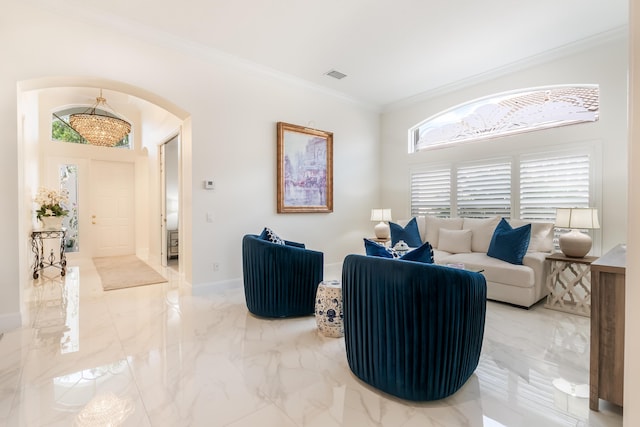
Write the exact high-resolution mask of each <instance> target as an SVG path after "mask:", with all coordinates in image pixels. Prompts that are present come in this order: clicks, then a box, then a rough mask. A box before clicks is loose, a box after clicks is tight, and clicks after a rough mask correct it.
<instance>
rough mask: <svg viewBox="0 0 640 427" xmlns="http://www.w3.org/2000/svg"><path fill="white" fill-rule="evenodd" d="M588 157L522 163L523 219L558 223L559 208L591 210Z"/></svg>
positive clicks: (554, 157) (575, 156)
mask: <svg viewBox="0 0 640 427" xmlns="http://www.w3.org/2000/svg"><path fill="white" fill-rule="evenodd" d="M589 177H590V158H589V155H588V154H575V155H563V156H558V155H556V156H548V157H539V156H537V157H535V158H526V157H524V156H523V158H522V160H521V162H520V218H521V219H527V220H539V221H543V220H546V221H554V220H555V217H556V208H564V207H566V208H575V207H578V208H581V207H584V208H586V207H589V206H590V204H589V200H590V197H589V196H590V189H589Z"/></svg>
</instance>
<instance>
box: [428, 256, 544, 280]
mask: <svg viewBox="0 0 640 427" xmlns="http://www.w3.org/2000/svg"><path fill="white" fill-rule="evenodd" d="M436 259H437V262H438V264H444V265H446V264H464V266H465V269H466V270H471V271H479V270H484V271H483V272H482V274H484V276H485V277H486V279H487V283H489V282H493V283H501V284H504V285H511V286H516V287H519V288H531V287H533V286H534V285H535V280H536V277H535V271H534V269H533V268H531V267H528V266H526V265H518V264H510V263H508V262H505V261H502V260H499V259H497V258H491V257H490V256H488V255H487V254H484V253H482V252H471V253H468V254H449V255H447V254H445V253H443V252H438V251H436Z"/></svg>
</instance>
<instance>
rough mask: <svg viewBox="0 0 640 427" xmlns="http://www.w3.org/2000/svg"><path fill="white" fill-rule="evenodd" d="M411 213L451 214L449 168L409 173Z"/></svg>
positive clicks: (441, 215) (440, 215)
mask: <svg viewBox="0 0 640 427" xmlns="http://www.w3.org/2000/svg"><path fill="white" fill-rule="evenodd" d="M411 215H412V216H418V215H433V216H438V217H450V216H451V169H450V168H443V169H434V170H428V171H420V172H413V173H412V174H411Z"/></svg>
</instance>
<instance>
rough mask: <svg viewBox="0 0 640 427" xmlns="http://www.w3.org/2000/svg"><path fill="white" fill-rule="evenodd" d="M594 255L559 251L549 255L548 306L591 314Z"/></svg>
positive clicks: (585, 314) (574, 312) (575, 312)
mask: <svg viewBox="0 0 640 427" xmlns="http://www.w3.org/2000/svg"><path fill="white" fill-rule="evenodd" d="M596 259H598V258H597V257H594V256H586V257H584V258H572V257H568V256H565V255H564V254H563V253H561V252H558V253H555V254H551V255H549V256H548V257H547V261H549V262H550V263H551V271H550V273H549V276H548V277H547V289H548V290H549V295H548V296H547V302H546V303H545V305H544V306H545V307H546V308H551V309H553V310H559V311H564V312H567V313H573V314H580V315H582V316H589V315H590V314H591V275H590V270H589V266H590V265H591V263H592V262H593V261H595V260H596Z"/></svg>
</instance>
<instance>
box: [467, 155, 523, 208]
mask: <svg viewBox="0 0 640 427" xmlns="http://www.w3.org/2000/svg"><path fill="white" fill-rule="evenodd" d="M456 186H457V187H456V188H457V197H456V199H457V209H458V217H467V218H487V217H492V216H496V215H497V216H500V217H507V218H508V217H510V216H511V161H510V160H507V161H502V162H498V163H484V164H478V165H473V166H461V167H458V169H457V171H456Z"/></svg>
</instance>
